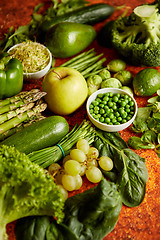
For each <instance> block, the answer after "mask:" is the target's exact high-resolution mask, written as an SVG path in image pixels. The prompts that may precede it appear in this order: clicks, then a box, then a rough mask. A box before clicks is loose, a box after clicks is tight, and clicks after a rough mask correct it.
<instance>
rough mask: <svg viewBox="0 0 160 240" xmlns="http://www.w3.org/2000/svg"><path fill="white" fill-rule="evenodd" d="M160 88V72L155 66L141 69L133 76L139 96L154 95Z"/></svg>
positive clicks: (134, 88)
mask: <svg viewBox="0 0 160 240" xmlns="http://www.w3.org/2000/svg"><path fill="white" fill-rule="evenodd" d="M159 88H160V73H159V72H158V70H156V69H153V68H145V69H143V70H141V71H139V72H138V73H137V74H136V75H135V77H134V78H133V90H134V93H135V94H136V95H137V96H152V95H153V94H154V93H156V91H157V90H158V89H159Z"/></svg>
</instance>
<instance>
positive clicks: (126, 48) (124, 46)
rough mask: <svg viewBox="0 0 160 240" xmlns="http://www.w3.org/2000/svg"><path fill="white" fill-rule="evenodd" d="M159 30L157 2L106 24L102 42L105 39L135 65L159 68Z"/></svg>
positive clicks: (140, 7) (137, 8) (159, 21)
mask: <svg viewBox="0 0 160 240" xmlns="http://www.w3.org/2000/svg"><path fill="white" fill-rule="evenodd" d="M159 28H160V1H159V0H156V1H154V2H153V3H152V4H142V5H140V6H138V7H136V8H135V9H134V10H133V13H131V14H130V15H129V16H125V17H124V16H122V17H120V18H118V19H117V20H115V21H110V23H107V26H106V30H104V34H105V35H106V36H104V39H106V38H107V37H108V38H109V40H107V43H108V44H109V45H111V46H113V47H114V48H115V49H116V50H117V51H118V52H119V53H120V54H121V55H122V56H123V57H125V58H126V59H127V60H128V61H129V62H131V63H132V64H134V65H145V66H159V64H160V58H159V54H160V35H159ZM101 37H102V38H103V36H101ZM102 42H103V41H102ZM103 44H104V43H103Z"/></svg>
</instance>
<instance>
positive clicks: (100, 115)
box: [86, 88, 138, 132]
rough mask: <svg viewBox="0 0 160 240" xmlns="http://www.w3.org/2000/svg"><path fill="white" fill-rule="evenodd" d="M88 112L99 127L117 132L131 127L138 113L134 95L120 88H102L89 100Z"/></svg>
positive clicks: (91, 119)
mask: <svg viewBox="0 0 160 240" xmlns="http://www.w3.org/2000/svg"><path fill="white" fill-rule="evenodd" d="M86 109H87V114H88V117H89V119H90V121H91V122H92V123H93V124H94V125H95V126H96V127H97V128H99V129H101V130H103V131H108V132H117V131H121V130H123V129H125V128H127V127H129V126H130V125H131V124H132V123H133V121H134V119H135V117H136V115H137V110H138V107H137V103H136V100H135V99H134V97H133V96H132V95H131V94H129V93H128V92H126V91H124V90H122V89H120V88H102V89H99V90H97V91H96V92H94V93H93V94H92V95H91V96H90V97H89V98H88V100H87V104H86Z"/></svg>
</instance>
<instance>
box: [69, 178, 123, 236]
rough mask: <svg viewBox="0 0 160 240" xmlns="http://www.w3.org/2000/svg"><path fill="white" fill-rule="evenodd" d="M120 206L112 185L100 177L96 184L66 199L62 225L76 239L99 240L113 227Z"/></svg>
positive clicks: (117, 195)
mask: <svg viewBox="0 0 160 240" xmlns="http://www.w3.org/2000/svg"><path fill="white" fill-rule="evenodd" d="M121 207H122V201H121V197H120V195H119V193H118V191H117V187H116V185H115V184H114V183H112V182H109V181H106V180H105V179H103V180H102V181H101V182H100V183H99V184H98V185H97V186H96V187H94V188H91V189H89V190H87V191H85V192H83V193H80V194H77V195H75V196H73V197H70V198H68V199H67V201H66V202H65V210H64V212H65V218H64V224H66V225H67V226H68V227H69V228H70V229H71V230H72V231H73V233H74V234H75V235H76V236H77V238H78V239H79V240H93V239H94V240H100V239H103V238H104V237H105V236H106V234H107V233H109V232H111V231H112V230H113V228H114V227H115V225H116V223H117V221H118V217H119V213H120V211H121Z"/></svg>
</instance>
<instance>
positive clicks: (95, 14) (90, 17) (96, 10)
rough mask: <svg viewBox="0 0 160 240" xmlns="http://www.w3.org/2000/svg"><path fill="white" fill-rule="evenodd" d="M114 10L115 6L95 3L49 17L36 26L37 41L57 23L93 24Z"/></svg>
mask: <svg viewBox="0 0 160 240" xmlns="http://www.w3.org/2000/svg"><path fill="white" fill-rule="evenodd" d="M114 11H115V8H114V7H113V6H111V5H109V4H105V3H97V4H93V5H89V6H85V7H83V8H80V9H77V10H75V11H73V12H69V13H66V14H64V15H60V16H58V17H54V18H50V19H49V20H44V21H43V22H42V23H41V24H40V26H39V28H38V38H39V41H44V35H45V33H46V32H47V31H48V30H49V29H50V28H51V27H53V26H54V25H55V24H57V23H60V22H77V23H82V24H89V25H93V24H96V23H98V22H101V21H103V20H105V19H107V18H108V17H109V16H110V15H111V14H112V13H113V12H114Z"/></svg>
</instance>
